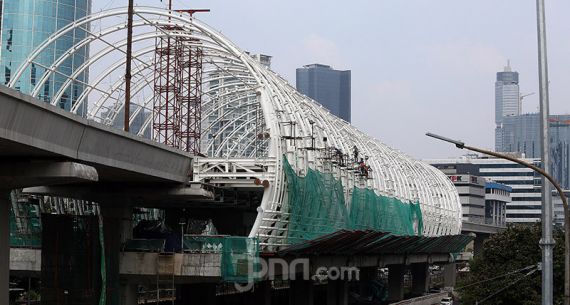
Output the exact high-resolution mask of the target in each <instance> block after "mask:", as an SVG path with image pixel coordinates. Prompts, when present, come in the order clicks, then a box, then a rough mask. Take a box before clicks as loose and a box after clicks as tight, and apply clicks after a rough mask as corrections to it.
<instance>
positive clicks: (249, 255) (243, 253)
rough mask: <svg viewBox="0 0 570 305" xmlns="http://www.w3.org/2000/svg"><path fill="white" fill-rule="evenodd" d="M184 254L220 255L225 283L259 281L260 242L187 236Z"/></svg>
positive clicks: (228, 237) (247, 239)
mask: <svg viewBox="0 0 570 305" xmlns="http://www.w3.org/2000/svg"><path fill="white" fill-rule="evenodd" d="M184 252H191V253H220V254H221V255H222V258H221V259H222V264H221V275H222V278H223V279H224V281H227V282H237V283H250V282H253V281H256V280H258V278H257V276H258V274H257V271H259V270H260V268H261V265H260V261H259V240H258V239H257V238H248V237H241V236H220V235H217V236H216V235H185V236H184Z"/></svg>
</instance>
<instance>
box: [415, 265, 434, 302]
mask: <svg viewBox="0 0 570 305" xmlns="http://www.w3.org/2000/svg"><path fill="white" fill-rule="evenodd" d="M411 271H412V293H413V294H414V295H417V296H421V295H423V294H424V293H426V292H428V291H429V280H430V275H429V264H428V263H420V264H412V265H411Z"/></svg>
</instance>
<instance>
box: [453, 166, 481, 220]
mask: <svg viewBox="0 0 570 305" xmlns="http://www.w3.org/2000/svg"><path fill="white" fill-rule="evenodd" d="M449 179H451V182H453V184H454V185H455V187H456V188H457V192H458V193H459V201H460V202H461V209H462V212H463V214H462V215H463V222H466V221H467V222H472V223H485V179H483V178H481V177H477V176H474V175H467V174H457V175H450V176H449Z"/></svg>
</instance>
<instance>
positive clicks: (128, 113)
mask: <svg viewBox="0 0 570 305" xmlns="http://www.w3.org/2000/svg"><path fill="white" fill-rule="evenodd" d="M133 15H134V0H129V8H128V12H127V59H126V62H125V108H124V110H125V117H124V120H125V122H124V125H123V126H124V127H123V130H124V131H126V132H129V121H130V117H131V77H132V75H131V58H132V56H133Z"/></svg>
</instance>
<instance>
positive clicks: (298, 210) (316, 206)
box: [284, 158, 349, 244]
mask: <svg viewBox="0 0 570 305" xmlns="http://www.w3.org/2000/svg"><path fill="white" fill-rule="evenodd" d="M284 160H285V161H284V163H285V166H284V168H285V175H286V177H287V186H288V191H287V194H288V203H289V213H290V217H289V235H288V239H289V243H290V244H294V243H297V242H301V241H304V240H309V239H314V238H317V237H319V236H322V235H325V234H328V233H332V232H334V231H337V230H340V229H343V228H347V227H348V226H349V223H348V212H347V210H346V205H345V203H344V192H343V187H342V183H341V182H340V181H338V180H336V179H335V178H334V177H333V175H332V174H324V173H320V172H318V171H315V170H312V169H309V170H308V172H307V175H306V176H305V177H300V176H298V175H297V174H296V173H295V171H294V170H293V168H292V167H291V165H290V164H289V162H288V161H287V158H284Z"/></svg>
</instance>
